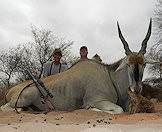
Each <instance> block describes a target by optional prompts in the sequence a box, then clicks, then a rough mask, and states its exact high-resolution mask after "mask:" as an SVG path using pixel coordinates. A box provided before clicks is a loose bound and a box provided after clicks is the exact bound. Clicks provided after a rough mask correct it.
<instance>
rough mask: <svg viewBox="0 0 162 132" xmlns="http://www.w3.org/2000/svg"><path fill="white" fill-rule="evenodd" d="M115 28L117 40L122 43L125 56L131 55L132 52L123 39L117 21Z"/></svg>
mask: <svg viewBox="0 0 162 132" xmlns="http://www.w3.org/2000/svg"><path fill="white" fill-rule="evenodd" d="M117 27H118V34H119V38H120V40H121V41H122V43H123V46H124V49H125V54H126V55H130V54H131V53H132V51H131V50H130V49H129V45H128V43H127V41H126V40H125V38H124V37H123V35H122V32H121V30H120V26H119V23H118V21H117Z"/></svg>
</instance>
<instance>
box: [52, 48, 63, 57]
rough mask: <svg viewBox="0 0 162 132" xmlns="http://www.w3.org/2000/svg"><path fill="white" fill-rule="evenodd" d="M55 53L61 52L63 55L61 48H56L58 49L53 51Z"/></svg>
mask: <svg viewBox="0 0 162 132" xmlns="http://www.w3.org/2000/svg"><path fill="white" fill-rule="evenodd" d="M53 54H60V55H61V56H62V52H61V49H60V48H56V49H55V50H54V51H53Z"/></svg>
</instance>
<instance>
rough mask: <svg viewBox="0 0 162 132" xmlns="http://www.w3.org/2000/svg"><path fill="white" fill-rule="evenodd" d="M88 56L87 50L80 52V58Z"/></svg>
mask: <svg viewBox="0 0 162 132" xmlns="http://www.w3.org/2000/svg"><path fill="white" fill-rule="evenodd" d="M87 54H88V50H87V49H86V48H83V49H81V50H80V56H81V57H82V56H87Z"/></svg>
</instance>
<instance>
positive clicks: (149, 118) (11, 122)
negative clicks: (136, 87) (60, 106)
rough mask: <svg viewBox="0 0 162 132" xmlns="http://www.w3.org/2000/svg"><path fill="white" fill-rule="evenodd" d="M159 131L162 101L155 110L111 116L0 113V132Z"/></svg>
mask: <svg viewBox="0 0 162 132" xmlns="http://www.w3.org/2000/svg"><path fill="white" fill-rule="evenodd" d="M54 131H55V132H56V131H57V132H98V131H100V132H107V131H109V132H117V131H118V132H136V131H138V132H146V131H147V132H162V103H157V104H156V113H150V114H149V113H138V114H132V115H129V114H121V115H111V114H108V113H105V112H96V111H91V110H83V109H80V110H75V111H72V112H63V111H62V112H50V113H48V114H46V115H45V114H41V113H39V114H36V113H35V114H33V113H29V112H21V113H20V114H17V113H15V112H10V113H5V112H0V132H54Z"/></svg>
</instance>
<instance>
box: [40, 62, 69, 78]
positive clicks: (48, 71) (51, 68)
mask: <svg viewBox="0 0 162 132" xmlns="http://www.w3.org/2000/svg"><path fill="white" fill-rule="evenodd" d="M67 69H68V66H67V64H65V63H60V64H58V65H56V64H54V63H53V62H52V61H49V62H47V63H45V65H44V68H43V73H42V75H43V77H46V76H50V75H54V74H56V73H60V72H63V71H65V70H67Z"/></svg>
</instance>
